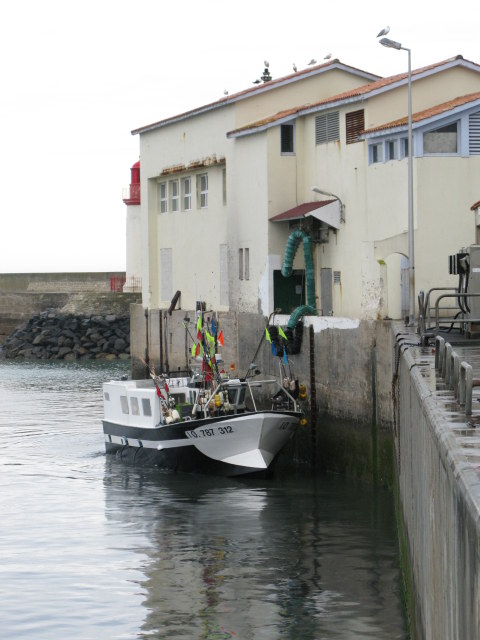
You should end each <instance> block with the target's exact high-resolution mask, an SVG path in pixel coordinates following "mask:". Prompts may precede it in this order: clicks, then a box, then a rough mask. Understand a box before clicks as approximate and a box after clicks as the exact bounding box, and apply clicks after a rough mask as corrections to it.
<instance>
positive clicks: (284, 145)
mask: <svg viewBox="0 0 480 640" xmlns="http://www.w3.org/2000/svg"><path fill="white" fill-rule="evenodd" d="M280 153H282V154H290V155H291V154H294V153H295V127H294V125H293V124H282V125H280Z"/></svg>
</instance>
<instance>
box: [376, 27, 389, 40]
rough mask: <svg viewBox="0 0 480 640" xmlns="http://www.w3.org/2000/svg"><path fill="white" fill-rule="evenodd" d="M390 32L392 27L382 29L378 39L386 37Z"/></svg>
mask: <svg viewBox="0 0 480 640" xmlns="http://www.w3.org/2000/svg"><path fill="white" fill-rule="evenodd" d="M389 31H390V27H385V28H384V29H382V30H381V31H380V33H379V34H378V35H377V38H380V36H386V35H387V33H388V32H389Z"/></svg>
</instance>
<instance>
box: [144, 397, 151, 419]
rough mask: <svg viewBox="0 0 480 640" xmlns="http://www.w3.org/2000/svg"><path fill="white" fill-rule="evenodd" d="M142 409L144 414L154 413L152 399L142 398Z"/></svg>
mask: <svg viewBox="0 0 480 640" xmlns="http://www.w3.org/2000/svg"><path fill="white" fill-rule="evenodd" d="M142 409H143V415H144V416H151V415H152V405H151V404H150V400H149V399H148V398H142Z"/></svg>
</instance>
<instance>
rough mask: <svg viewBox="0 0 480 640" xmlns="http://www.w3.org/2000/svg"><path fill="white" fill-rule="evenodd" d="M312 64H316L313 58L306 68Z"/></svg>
mask: <svg viewBox="0 0 480 640" xmlns="http://www.w3.org/2000/svg"><path fill="white" fill-rule="evenodd" d="M312 64H317V61H316V60H315V58H312V59H311V60H310V62H309V63H308V66H309V67H311V66H312Z"/></svg>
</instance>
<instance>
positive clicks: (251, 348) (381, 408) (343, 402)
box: [130, 304, 393, 487]
mask: <svg viewBox="0 0 480 640" xmlns="http://www.w3.org/2000/svg"><path fill="white" fill-rule="evenodd" d="M206 315H207V317H208V315H209V314H208V313H207V314H206ZM216 318H217V323H218V324H219V327H220V329H221V330H222V332H223V336H224V342H225V347H224V348H222V349H221V352H222V356H223V360H224V362H223V367H224V368H225V369H226V370H229V371H232V372H233V373H234V374H235V375H239V376H244V375H245V374H246V372H247V370H248V367H249V366H250V364H251V363H252V362H255V364H256V365H257V367H258V368H259V369H260V371H261V372H262V373H263V374H265V375H278V374H279V365H280V363H281V358H278V357H276V356H274V355H273V354H272V351H271V348H270V345H269V344H268V343H267V342H266V340H265V322H266V321H265V318H263V317H262V316H260V315H258V314H244V313H243V314H236V313H219V314H217V317H216ZM130 322H131V345H130V352H131V356H132V376H133V377H137V378H138V377H145V375H146V372H145V366H144V364H143V361H144V360H147V359H148V360H150V362H152V363H153V364H154V366H155V368H156V370H157V372H160V371H166V369H167V367H168V370H169V371H170V372H175V371H176V370H177V369H178V368H180V369H185V368H188V367H189V366H190V365H191V363H192V356H191V346H192V343H193V340H194V337H195V335H196V327H195V325H196V319H195V313H194V311H192V310H174V311H173V312H172V313H171V314H170V313H169V312H168V311H167V310H158V309H153V310H145V309H144V308H143V307H142V305H141V304H138V305H137V304H136V305H132V307H131V317H130ZM287 322H288V316H277V317H276V318H275V323H277V324H281V325H282V326H283V327H285V326H286V324H287ZM185 325H186V328H185ZM304 325H305V328H304V332H303V337H302V345H301V349H300V352H299V353H298V354H295V355H289V356H288V359H289V361H290V362H291V364H292V367H293V369H294V373H295V374H296V376H297V377H298V378H299V380H300V382H302V383H304V384H305V385H306V387H307V400H306V404H305V405H304V408H305V409H306V411H307V416H308V417H309V418H310V420H309V426H308V427H306V428H305V429H303V430H302V431H301V432H300V433H299V434H298V437H297V438H295V441H294V443H293V446H292V449H293V451H290V454H291V455H292V456H293V458H294V459H295V460H296V461H298V462H300V463H301V462H305V463H308V464H312V465H313V466H314V467H315V468H317V469H318V470H320V471H334V472H339V473H345V474H348V475H353V476H355V477H358V478H363V479H366V480H368V481H372V480H373V481H376V480H378V481H379V482H381V483H382V484H383V485H386V486H390V487H391V486H392V483H393V442H392V421H393V413H392V400H391V398H392V387H391V381H392V361H393V358H392V355H393V342H392V332H391V323H390V322H389V321H385V322H383V321H379V322H358V321H352V320H348V319H342V318H312V317H308V318H304ZM312 391H313V392H312Z"/></svg>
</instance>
